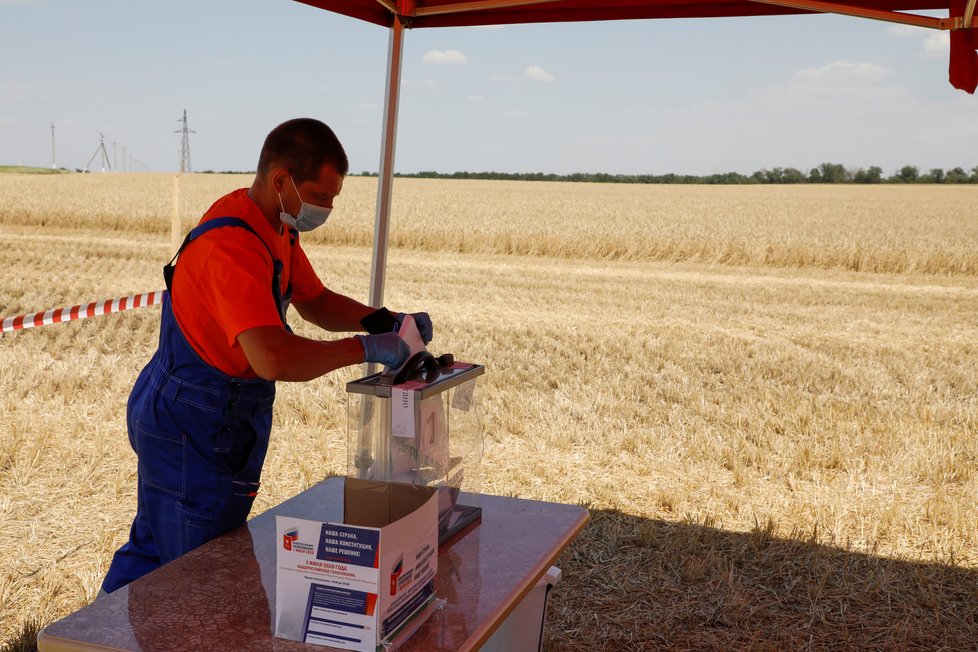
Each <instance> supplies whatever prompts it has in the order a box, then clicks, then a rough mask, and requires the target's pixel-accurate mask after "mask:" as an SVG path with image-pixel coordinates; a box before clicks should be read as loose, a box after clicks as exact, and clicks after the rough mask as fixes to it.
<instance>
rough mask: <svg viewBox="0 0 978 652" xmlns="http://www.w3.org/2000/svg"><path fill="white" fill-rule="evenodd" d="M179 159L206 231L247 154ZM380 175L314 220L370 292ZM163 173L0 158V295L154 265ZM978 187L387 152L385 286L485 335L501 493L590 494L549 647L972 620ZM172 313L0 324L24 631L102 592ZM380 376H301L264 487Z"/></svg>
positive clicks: (891, 635) (70, 299)
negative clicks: (744, 179)
mask: <svg viewBox="0 0 978 652" xmlns="http://www.w3.org/2000/svg"><path fill="white" fill-rule="evenodd" d="M180 183H181V193H180V198H181V211H182V213H183V214H184V217H185V221H184V226H185V228H189V227H190V226H191V225H192V223H193V222H194V221H195V217H194V216H196V215H198V214H199V213H200V212H201V211H202V210H203V209H204V208H206V206H207V205H208V204H209V202H210V201H212V200H213V199H214V198H216V197H217V196H218V195H219V194H221V193H222V192H223V191H225V190H229V189H232V188H236V187H240V186H243V185H247V184H248V183H250V178H248V177H241V176H238V177H235V176H213V175H191V176H184V177H183V178H182V179H181V181H180ZM375 183H376V182H375V180H373V179H362V178H350V179H348V180H347V182H346V188H345V190H344V193H343V195H342V196H341V198H340V200H339V201H338V203H337V209H336V211H335V212H334V215H333V216H332V217H331V218H330V222H329V224H328V226H326V227H325V228H324V229H321V230H320V231H319V232H316V233H314V234H311V237H309V238H307V239H306V243H307V245H306V246H307V249H308V250H309V252H310V257H311V258H312V259H313V263H314V265H315V266H316V268H317V269H318V270H319V271H320V273H321V275H322V276H323V278H324V280H325V281H326V283H327V285H330V286H332V287H333V288H334V289H337V290H340V291H342V292H346V293H350V294H352V295H353V296H357V297H365V296H366V294H367V285H368V277H369V273H368V266H369V256H370V250H369V242H370V232H371V229H372V222H373V198H374V191H375ZM172 187H173V183H172V177H169V176H166V175H148V174H147V175H123V174H105V175H61V176H50V177H32V176H24V175H0V240H2V243H3V248H2V250H0V264H2V267H0V316H9V315H13V314H18V313H21V312H28V311H33V310H38V309H45V308H53V307H60V306H65V305H72V304H74V303H81V302H87V301H91V300H95V299H104V298H110V297H117V296H123V295H125V294H130V293H133V292H142V291H148V290H153V289H158V288H159V287H161V285H162V281H161V279H160V274H159V270H160V266H161V265H162V264H163V263H164V262H165V261H166V259H168V258H169V255H170V253H171V250H170V236H169V220H170V214H171V211H172V195H171V192H172ZM976 200H978V188H974V187H939V186H938V187H921V186H912V187H911V186H907V187H898V186H878V187H853V186H846V187H814V186H812V187H788V188H779V187H770V186H748V187H695V186H684V187H679V186H615V185H586V184H558V183H519V182H485V181H480V182H475V181H473V182H468V181H434V180H407V179H400V180H397V181H396V183H395V202H394V216H393V220H394V221H393V224H394V226H393V232H392V245H393V246H394V249H393V250H392V251H391V254H390V258H389V265H390V268H389V276H388V285H387V288H388V290H387V303H388V305H391V306H395V307H410V308H423V309H427V310H429V311H430V312H431V313H432V315H433V316H434V319H435V324H436V339H435V341H434V342H433V344H432V349H433V350H434V351H436V352H446V351H451V352H454V353H456V354H457V355H458V356H460V357H462V358H465V359H470V360H474V361H479V362H483V363H485V364H486V366H487V369H488V373H487V375H486V377H485V378H484V381H483V388H484V393H483V396H484V403H483V406H482V421H483V427H484V432H485V437H486V450H485V456H484V459H483V472H484V481H483V485H484V489H485V490H486V491H489V492H492V493H500V494H511V495H517V496H521V497H526V498H533V499H542V500H555V501H561V502H572V503H576V502H580V503H583V504H586V505H587V506H588V507H589V508H590V509H591V514H592V521H591V523H590V524H589V525H588V527H587V528H586V530H585V532H584V534H583V535H582V536H581V537H580V538H579V539H578V540H577V542H575V543H574V544H573V545H572V546H571V548H570V549H569V550H568V551H567V552H566V553H565V554H564V555H563V557H562V558H561V560H560V561H559V564H558V565H559V566H560V567H561V568H562V569H563V571H564V579H563V581H562V582H561V583H560V584H559V585H558V587H557V588H556V589H555V591H554V592H553V593H552V594H551V595H552V601H551V606H550V609H549V615H548V618H549V622H548V633H547V647H548V649H551V650H638V649H724V650H727V649H751V650H754V649H759V650H765V649H777V650H783V649H818V650H824V649H846V648H849V649H887V650H908V649H927V650H934V649H948V650H951V649H954V650H957V649H974V648H975V641H976V640H978V619H976V611H978V506H976V498H978V468H976V467H978V437H976V434H978V432H976V431H978V355H976V353H978V352H976V342H978V320H976V319H975V317H976V315H978V219H976V217H975V211H974V206H975V205H976ZM158 314H159V312H158V308H145V309H139V310H136V311H131V312H127V313H122V314H118V315H111V316H106V317H100V318H97V319H89V320H85V321H80V322H73V323H70V324H62V325H56V326H48V327H44V328H38V329H33V330H29V331H25V332H21V333H17V334H14V335H12V336H11V335H8V336H5V337H3V338H2V339H0V424H2V426H0V427H2V433H0V641H3V640H5V639H7V638H9V637H11V636H12V635H13V634H14V633H15V632H17V631H18V630H19V629H20V628H21V626H22V624H23V623H24V622H26V621H27V620H28V619H30V618H37V619H40V620H41V621H43V622H48V621H50V620H52V619H55V618H57V617H59V616H61V615H64V614H65V613H67V612H69V611H71V610H73V609H76V608H78V607H80V606H82V605H83V604H85V603H86V602H88V601H90V600H92V599H93V598H94V596H95V593H96V592H97V590H98V587H99V583H100V581H101V577H102V575H103V573H104V572H105V570H106V567H107V565H108V562H109V560H110V557H111V554H112V552H113V550H114V549H115V548H116V547H117V546H118V545H119V544H120V543H121V542H122V541H123V540H124V537H125V533H126V529H127V527H128V523H129V519H130V518H131V515H132V512H133V510H134V503H135V498H134V496H135V486H134V485H135V466H134V456H133V454H132V452H131V451H130V449H129V446H128V441H127V439H126V435H125V426H124V406H125V400H126V396H127V395H128V391H129V388H130V386H131V384H132V381H133V379H134V378H135V375H136V374H137V373H138V371H139V369H140V367H141V366H142V365H143V364H144V363H145V361H146V360H147V359H148V357H149V355H150V353H151V351H152V348H153V346H154V344H155V342H154V340H155V337H156V332H157V324H158ZM296 319H297V318H296V317H294V316H293V322H295V321H296ZM300 332H302V333H304V334H310V331H309V330H308V329H300ZM358 372H359V369H358V368H357V369H348V370H345V371H343V372H340V373H336V374H333V375H331V376H329V377H327V378H323V379H320V380H317V381H315V382H312V383H307V384H285V383H283V384H280V386H279V392H280V393H279V401H278V402H277V405H276V417H275V430H274V433H273V439H272V446H271V451H270V454H269V458H268V460H267V462H266V468H265V477H264V480H265V483H264V487H263V493H262V495H261V496H260V497H259V500H258V503H257V507H256V510H257V511H259V512H260V511H263V510H265V509H267V508H268V507H270V506H272V505H274V504H277V503H278V502H281V501H282V500H284V499H286V498H287V497H289V496H291V495H294V494H295V493H296V492H298V491H301V490H302V489H304V488H306V487H308V486H310V485H311V484H313V483H315V482H317V481H318V480H320V479H321V478H323V477H324V476H327V475H331V474H341V473H343V472H344V466H343V465H344V460H345V428H346V395H345V391H344V384H345V382H346V381H347V380H349V379H351V378H353V377H354V376H355V375H357V374H358Z"/></svg>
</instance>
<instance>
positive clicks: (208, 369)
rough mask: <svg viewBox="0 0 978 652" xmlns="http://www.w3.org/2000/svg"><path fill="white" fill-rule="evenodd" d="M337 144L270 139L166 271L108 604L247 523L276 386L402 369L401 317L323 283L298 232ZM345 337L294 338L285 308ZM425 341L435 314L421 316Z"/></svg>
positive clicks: (311, 223)
mask: <svg viewBox="0 0 978 652" xmlns="http://www.w3.org/2000/svg"><path fill="white" fill-rule="evenodd" d="M348 166H349V164H348V162H347V157H346V153H345V152H344V151H343V146H342V145H341V144H340V142H339V140H338V139H337V138H336V135H335V134H334V133H333V131H332V130H331V129H330V128H329V127H328V126H326V125H325V124H323V123H322V122H319V121H318V120H313V119H310V118H300V119H296V120H290V121H288V122H285V123H283V124H281V125H279V126H278V127H276V128H275V129H274V130H272V132H271V133H269V135H268V137H267V138H266V139H265V144H264V146H263V147H262V151H261V155H260V157H259V160H258V170H257V174H256V176H255V181H254V183H253V184H252V186H251V188H248V189H244V188H243V189H241V190H236V191H234V192H232V193H230V194H228V195H225V196H224V197H222V198H221V199H219V200H217V202H215V203H214V205H213V206H211V208H210V209H209V210H208V211H207V212H206V213H205V214H204V217H203V218H202V219H201V221H200V223H199V224H198V226H197V227H196V228H195V229H193V230H192V231H191V232H190V233H189V234H188V235H187V238H186V239H185V240H184V242H183V245H181V247H180V250H179V251H178V252H177V255H176V256H174V260H176V259H177V258H179V261H178V262H179V266H177V265H176V264H175V263H174V260H171V261H170V264H169V265H167V266H166V267H165V268H164V278H165V280H166V285H167V290H168V291H167V292H166V294H165V295H164V300H163V306H162V308H163V310H162V321H161V325H160V343H159V348H158V349H157V351H156V353H155V354H154V355H153V358H152V359H151V360H150V362H149V364H147V365H146V367H145V368H144V369H143V371H142V372H141V373H140V375H139V378H137V380H136V383H135V386H134V387H133V390H132V394H131V395H130V397H129V403H128V409H127V425H128V428H129V441H130V443H131V445H132V447H133V450H134V451H135V452H136V456H137V459H138V469H137V475H138V487H137V508H136V516H135V518H134V519H133V524H132V527H131V529H130V532H129V541H128V542H126V544H125V545H123V546H122V547H121V548H120V549H119V550H118V551H117V552H116V553H115V556H114V557H113V560H112V565H111V566H110V568H109V572H108V573H107V575H106V578H105V581H104V582H103V584H102V590H103V591H104V592H106V593H111V592H112V591H114V590H116V589H117V588H119V587H121V586H124V585H126V584H128V583H129V582H131V581H132V580H134V579H136V578H138V577H141V576H142V575H144V574H146V573H148V572H149V571H151V570H153V569H154V568H157V567H159V566H160V565H162V564H164V563H166V562H168V561H170V560H172V559H175V558H176V557H179V556H180V555H182V554H184V553H186V552H187V551H189V550H191V549H193V548H195V547H197V546H199V545H201V544H202V543H204V542H206V541H209V540H210V539H213V538H214V537H216V536H219V535H220V534H223V533H224V532H227V531H229V530H231V529H233V528H235V527H238V526H240V525H242V524H243V523H244V522H245V520H246V519H247V516H248V512H249V511H250V510H251V505H252V503H253V502H254V499H255V495H256V494H257V492H258V488H259V485H260V476H261V467H262V464H263V462H264V459H265V453H266V452H267V449H268V438H269V434H270V431H271V420H272V403H273V401H274V398H275V381H276V380H292V381H298V380H311V379H313V378H317V377H319V376H322V375H323V374H326V373H328V372H330V371H333V370H334V369H339V368H340V367H345V366H348V365H352V364H359V363H362V362H376V363H381V364H384V365H387V366H390V367H399V366H401V365H402V364H403V363H404V361H405V360H406V359H407V357H408V355H409V348H408V346H407V344H405V343H404V342H403V341H402V340H401V338H400V337H399V336H398V335H397V334H396V332H394V331H396V328H397V326H398V324H399V323H400V322H401V320H402V319H403V318H404V314H403V313H391V312H389V311H387V309H385V308H382V309H380V310H375V309H373V308H371V307H369V306H366V305H364V304H362V303H360V302H358V301H356V300H354V299H351V298H350V297H346V296H343V295H341V294H338V293H336V292H333V291H331V290H329V289H327V288H326V287H324V286H323V284H322V282H321V281H320V280H319V277H318V276H316V274H315V272H314V271H313V269H312V266H311V265H310V263H309V260H308V259H307V258H306V254H305V252H304V251H303V250H302V247H301V246H300V244H299V232H300V231H308V230H311V229H313V228H316V227H317V226H320V225H321V224H323V223H324V222H325V221H326V218H327V217H328V216H329V212H330V210H331V209H332V206H333V199H334V198H335V197H336V196H337V195H339V194H340V191H341V190H342V188H343V179H344V177H345V176H346V173H347V170H348ZM290 304H291V305H295V307H296V310H297V311H298V312H299V315H300V316H301V317H302V318H303V319H305V320H306V321H309V322H311V323H313V324H316V325H317V326H319V327H321V328H323V329H324V330H327V331H333V332H351V331H367V332H368V334H365V335H356V336H354V337H348V338H344V339H339V340H330V341H320V340H313V339H308V338H304V337H299V336H297V335H295V334H293V333H292V331H291V329H290V328H289V326H288V324H287V323H286V312H287V310H288V307H289V305H290ZM413 317H414V318H415V322H416V323H417V324H418V326H419V330H420V332H421V335H422V338H423V339H424V340H425V341H430V339H431V336H432V326H431V320H430V318H429V317H428V315H427V313H423V312H420V313H414V314H413Z"/></svg>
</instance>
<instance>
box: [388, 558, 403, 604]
mask: <svg viewBox="0 0 978 652" xmlns="http://www.w3.org/2000/svg"><path fill="white" fill-rule="evenodd" d="M403 570H404V559H403V558H402V557H399V558H398V559H397V563H396V564H394V570H392V571H391V597H394V596H395V595H397V580H398V578H400V577H401V571H403Z"/></svg>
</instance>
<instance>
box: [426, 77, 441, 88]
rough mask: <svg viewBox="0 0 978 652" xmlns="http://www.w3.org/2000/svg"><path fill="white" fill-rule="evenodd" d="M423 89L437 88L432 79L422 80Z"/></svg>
mask: <svg viewBox="0 0 978 652" xmlns="http://www.w3.org/2000/svg"><path fill="white" fill-rule="evenodd" d="M424 87H425V88H438V82H436V81H435V80H434V79H426V80H424Z"/></svg>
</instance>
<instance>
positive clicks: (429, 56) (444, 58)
mask: <svg viewBox="0 0 978 652" xmlns="http://www.w3.org/2000/svg"><path fill="white" fill-rule="evenodd" d="M421 60H422V61H424V62H425V63H438V64H452V63H468V61H469V60H468V59H466V58H465V55H464V54H462V53H461V52H459V51H458V50H445V51H442V50H428V51H427V52H425V53H424V56H423V57H422V58H421Z"/></svg>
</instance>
